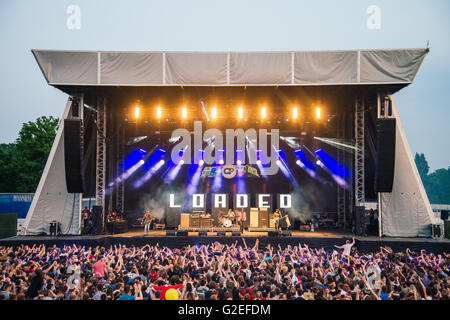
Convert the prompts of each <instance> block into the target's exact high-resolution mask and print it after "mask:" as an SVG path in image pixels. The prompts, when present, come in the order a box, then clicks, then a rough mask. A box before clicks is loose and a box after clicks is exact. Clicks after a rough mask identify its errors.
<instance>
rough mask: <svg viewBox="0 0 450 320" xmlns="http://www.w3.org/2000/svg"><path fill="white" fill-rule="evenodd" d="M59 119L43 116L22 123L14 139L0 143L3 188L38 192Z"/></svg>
mask: <svg viewBox="0 0 450 320" xmlns="http://www.w3.org/2000/svg"><path fill="white" fill-rule="evenodd" d="M58 124H59V120H58V119H57V118H54V117H52V116H50V117H46V116H42V117H39V118H37V119H36V121H34V122H33V121H30V122H27V123H24V124H23V125H22V129H21V130H20V132H19V137H18V138H17V140H16V142H15V143H11V144H2V145H0V178H1V183H0V191H1V192H35V191H36V188H37V185H38V183H39V179H40V177H41V175H42V171H43V170H44V166H45V163H46V161H47V158H48V154H49V153H50V149H51V147H52V144H53V140H54V139H55V136H56V131H57V130H58Z"/></svg>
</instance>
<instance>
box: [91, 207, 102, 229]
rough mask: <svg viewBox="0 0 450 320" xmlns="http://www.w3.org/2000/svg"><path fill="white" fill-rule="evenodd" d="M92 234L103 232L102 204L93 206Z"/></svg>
mask: <svg viewBox="0 0 450 320" xmlns="http://www.w3.org/2000/svg"><path fill="white" fill-rule="evenodd" d="M91 212H92V213H91V217H92V234H100V233H102V206H93V207H92V210H91Z"/></svg>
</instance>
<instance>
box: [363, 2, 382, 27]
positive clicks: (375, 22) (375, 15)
mask: <svg viewBox="0 0 450 320" xmlns="http://www.w3.org/2000/svg"><path fill="white" fill-rule="evenodd" d="M366 13H367V14H368V15H369V16H368V17H367V21H366V26H367V29H369V30H380V29H381V9H380V7H379V6H377V5H371V6H368V7H367V10H366Z"/></svg>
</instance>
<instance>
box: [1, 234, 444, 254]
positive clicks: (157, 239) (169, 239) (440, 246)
mask: <svg viewBox="0 0 450 320" xmlns="http://www.w3.org/2000/svg"><path fill="white" fill-rule="evenodd" d="M352 236H353V235H351V234H348V233H345V232H341V231H317V232H303V231H292V235H291V236H278V237H271V236H268V233H267V232H248V231H245V232H244V233H243V234H242V235H241V236H231V235H230V234H229V233H228V234H227V235H226V236H216V235H214V233H208V235H207V236H198V232H192V233H189V234H188V236H167V235H166V231H165V230H152V231H150V234H149V235H147V236H144V232H143V230H142V229H132V230H130V231H128V232H126V233H121V234H115V235H94V236H89V235H86V236H57V237H55V236H17V237H11V238H7V239H2V240H0V246H19V245H21V244H25V245H33V244H42V243H44V244H46V245H47V246H52V245H57V246H64V245H72V244H75V245H84V246H104V247H108V246H110V245H113V246H114V245H119V244H120V245H127V246H132V245H135V246H143V245H146V244H149V245H156V244H159V245H160V246H167V247H170V248H180V247H183V246H187V245H191V246H193V245H202V244H211V243H213V242H215V241H219V242H220V243H224V244H233V243H234V242H236V241H237V242H238V244H239V245H243V242H242V238H245V242H246V243H247V245H248V246H253V245H254V244H255V241H256V239H259V243H260V244H259V247H260V248H263V247H265V246H267V244H270V245H271V246H278V245H281V246H282V247H286V246H287V245H291V246H298V244H299V243H301V245H302V246H303V245H305V244H307V245H308V246H309V247H311V248H325V249H326V250H334V249H336V248H334V245H342V244H344V243H345V240H349V239H350V240H351V238H352ZM355 240H356V241H355V242H356V244H355V246H356V248H357V249H358V251H360V252H375V251H379V249H380V246H389V247H391V248H392V249H393V250H394V251H404V250H406V248H409V249H411V250H413V251H416V252H420V250H421V249H425V250H427V251H428V252H433V253H435V254H439V253H442V252H446V253H449V252H450V240H448V239H441V240H434V239H424V238H408V239H405V238H394V237H383V238H379V237H375V236H367V237H355Z"/></svg>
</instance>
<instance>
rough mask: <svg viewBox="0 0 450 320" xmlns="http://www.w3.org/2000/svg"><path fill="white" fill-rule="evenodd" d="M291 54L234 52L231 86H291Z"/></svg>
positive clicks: (231, 66) (231, 60)
mask: <svg viewBox="0 0 450 320" xmlns="http://www.w3.org/2000/svg"><path fill="white" fill-rule="evenodd" d="M290 83H291V55H290V53H289V52H278V53H277V52H239V53H238V52H233V53H231V54H230V84H239V85H247V84H268V85H278V84H290Z"/></svg>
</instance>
